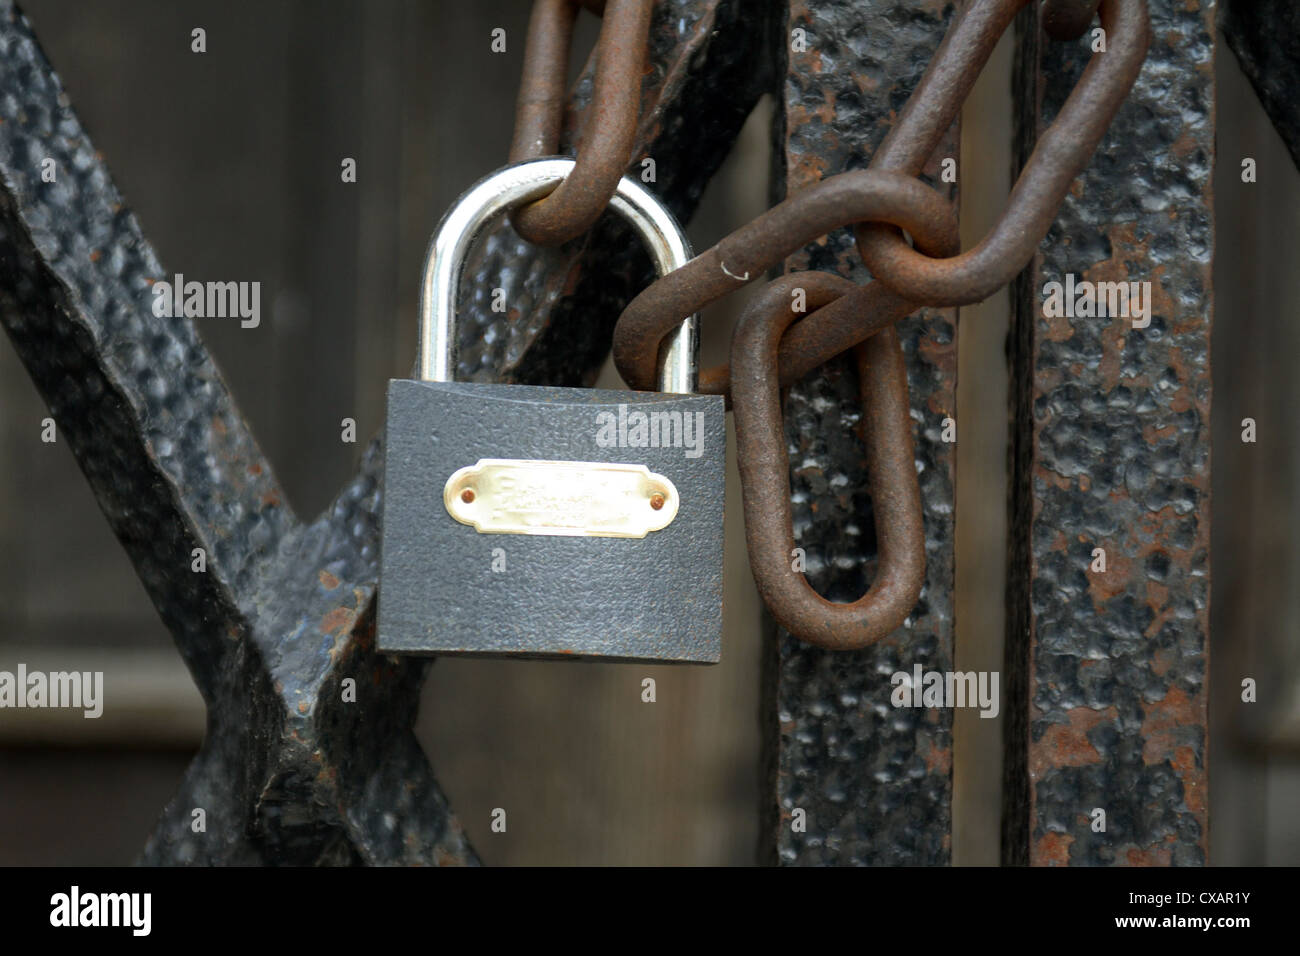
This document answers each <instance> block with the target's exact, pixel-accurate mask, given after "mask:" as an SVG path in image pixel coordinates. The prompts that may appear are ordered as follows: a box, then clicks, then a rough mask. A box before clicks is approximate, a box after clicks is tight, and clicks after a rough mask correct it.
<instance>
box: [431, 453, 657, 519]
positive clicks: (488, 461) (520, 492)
mask: <svg viewBox="0 0 1300 956" xmlns="http://www.w3.org/2000/svg"><path fill="white" fill-rule="evenodd" d="M442 500H443V503H444V504H445V505H446V507H447V513H448V514H449V515H451V516H452V517H453V518H455V519H456V520H457V521H459V522H460V523H461V524H467V525H470V526H471V527H473V528H474V530H475V531H477V532H479V534H550V535H566V536H570V537H589V538H644V537H645V536H646V535H647V534H649V533H650V532H652V531H660V530H662V529H664V528H666V527H668V525H670V524H672V521H673V518H675V517H677V506H678V503H679V499H678V496H677V488H676V486H675V485H674V484H673V483H672V482H671V481H669V480H668V479H667V478H665V477H664V476H663V475H658V474H655V473H654V472H652V471H651V470H650V469H649V468H647V467H646V466H645V465H625V464H618V463H611V462H600V461H531V460H524V459H515V458H480V459H479V461H478V464H475V465H471V466H469V467H467V468H461V469H460V470H459V471H457V472H455V473H454V474H453V475H452V476H451V477H450V478H448V479H447V484H446V487H445V488H443V492H442Z"/></svg>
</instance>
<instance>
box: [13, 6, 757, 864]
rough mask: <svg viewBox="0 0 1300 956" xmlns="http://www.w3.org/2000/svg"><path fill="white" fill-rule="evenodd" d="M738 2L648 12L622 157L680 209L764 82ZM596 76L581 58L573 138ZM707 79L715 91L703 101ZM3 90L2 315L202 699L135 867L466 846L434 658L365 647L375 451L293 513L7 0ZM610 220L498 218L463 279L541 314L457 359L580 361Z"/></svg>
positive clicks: (429, 854)
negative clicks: (154, 289)
mask: <svg viewBox="0 0 1300 956" xmlns="http://www.w3.org/2000/svg"><path fill="white" fill-rule="evenodd" d="M740 8H741V4H740V3H739V2H737V0H662V2H660V3H659V4H658V6H657V8H656V12H655V18H654V22H653V24H652V43H651V51H650V63H651V67H652V68H651V70H650V74H649V76H648V77H647V78H646V81H645V88H644V90H643V94H644V106H643V119H642V123H641V126H640V128H639V130H638V135H637V145H636V151H637V152H636V156H637V157H638V158H639V157H641V156H645V155H653V156H654V157H655V158H656V160H657V163H656V165H657V168H658V170H659V173H660V178H659V188H660V189H661V190H662V191H663V192H664V194H665V195H666V196H667V197H668V200H669V202H670V203H671V204H672V206H673V208H674V211H675V212H677V213H678V215H679V216H683V217H685V216H686V215H687V214H688V213H689V212H690V211H691V210H692V209H693V208H694V205H695V203H696V202H697V201H698V199H699V196H700V193H701V191H702V190H703V187H704V184H705V183H706V182H707V179H708V177H709V175H711V173H712V172H713V170H714V168H716V166H717V164H718V163H719V162H720V161H721V159H722V158H723V157H724V156H725V154H726V151H727V150H728V149H729V147H730V144H731V142H732V140H733V139H734V136H735V134H736V133H737V132H738V130H739V128H740V125H741V123H742V122H743V120H744V117H745V115H746V113H747V112H748V109H749V107H750V106H751V105H752V103H753V101H754V99H756V98H757V96H758V93H759V91H760V90H761V88H762V80H761V75H762V71H761V70H760V69H758V67H757V62H756V60H755V54H756V52H757V50H758V49H759V42H760V40H759V31H757V30H756V29H750V28H748V26H747V24H746V23H745V22H744V18H743V17H742V15H741V11H740ZM589 89H590V76H589V74H588V76H587V77H586V78H584V80H583V81H582V82H581V83H580V84H579V87H578V93H577V96H576V98H575V100H574V101H573V103H572V105H571V108H570V110H569V113H568V120H569V121H568V124H567V129H566V142H567V143H572V142H573V141H574V137H575V133H576V132H577V131H579V130H580V128H581V122H582V119H583V116H584V112H583V111H584V107H585V103H586V96H587V93H588V92H589ZM713 89H725V90H726V91H727V93H728V96H727V97H725V98H724V100H725V102H724V103H723V108H722V109H721V110H719V111H717V112H713V111H712V110H713V109H714V101H715V99H716V97H712V96H709V95H708V93H709V91H710V90H713ZM0 90H3V91H4V97H3V100H0V180H2V182H0V322H2V323H3V324H4V326H5V328H6V330H7V331H8V333H9V336H10V338H11V340H12V342H13V344H14V347H15V349H16V350H17V352H18V354H19V356H20V357H21V358H22V360H23V362H24V363H25V364H26V366H27V368H28V370H29V372H30V374H31V376H32V379H33V381H34V382H35V383H36V386H37V388H38V389H39V390H40V392H41V394H42V395H43V396H44V398H45V401H46V402H47V404H48V405H49V408H50V410H51V412H52V413H53V415H54V417H55V418H56V420H57V421H58V423H59V427H60V431H61V434H62V435H63V436H64V437H65V438H66V440H67V441H68V443H69V446H70V447H71V449H72V451H73V453H74V454H75V455H76V457H77V460H78V463H79V464H80V466H81V468H82V471H83V472H84V473H85V475H86V478H87V480H88V481H89V482H90V484H91V487H92V489H93V490H94V492H95V494H96V496H97V497H98V499H99V502H100V506H101V508H102V509H103V511H104V513H105V516H106V517H107V518H108V521H109V523H110V525H111V526H112V528H113V530H114V532H115V533H116V534H117V536H118V538H119V539H120V540H121V542H122V544H123V546H124V548H125V549H126V551H127V553H128V555H129V556H130V558H131V560H132V562H133V563H134V564H135V567H136V569H137V573H138V574H139V575H140V577H141V580H142V581H143V582H144V585H145V588H146V590H147V591H148V593H149V596H150V598H151V599H152V600H153V602H154V605H155V607H156V608H157V609H158V612H159V614H160V615H161V617H162V619H163V621H164V623H165V624H166V625H167V627H168V628H169V630H170V631H171V632H172V635H173V637H174V639H175V641H176V644H177V647H178V648H179V650H180V652H181V654H182V656H183V657H184V659H185V662H186V664H187V666H188V667H189V669H190V672H191V674H192V675H193V676H194V679H195V682H196V683H197V684H198V686H199V690H200V691H201V693H202V694H203V697H204V700H205V702H206V704H207V708H208V720H207V724H208V725H207V733H206V735H205V738H204V743H203V746H202V748H201V750H200V752H199V754H198V756H197V757H196V758H195V760H194V762H193V763H192V764H191V765H190V767H189V769H188V771H187V772H186V775H185V778H184V780H183V781H182V783H181V786H180V789H179V791H178V793H177V794H176V796H175V797H174V798H173V800H172V801H171V803H170V804H169V805H168V806H167V808H166V809H165V810H164V811H163V814H162V817H161V819H160V820H159V822H158V825H157V827H156V828H155V830H154V833H153V835H152V836H151V838H150V840H149V841H148V843H147V845H146V847H145V850H144V853H143V857H142V859H143V861H144V862H146V863H289V864H320V863H327V864H347V863H378V864H384V863H437V864H444V863H452V864H454V863H473V862H475V856H474V853H473V850H472V849H471V848H470V847H469V845H468V843H467V841H466V839H465V837H464V834H463V832H462V830H461V828H460V826H459V824H458V823H457V822H456V820H455V818H454V817H453V816H452V815H451V812H450V810H449V808H448V806H447V801H446V799H445V798H444V796H443V795H442V792H441V791H440V789H439V787H438V785H437V782H436V781H435V779H434V777H433V773H432V770H431V768H430V767H429V765H428V762H427V761H426V759H425V757H424V755H423V753H422V751H421V749H420V747H419V745H418V743H417V742H416V740H415V737H414V735H413V733H412V732H411V725H412V723H413V721H414V718H415V713H416V708H417V705H418V696H419V690H420V686H421V684H422V682H423V678H424V674H425V666H426V665H424V664H422V663H418V662H414V661H412V660H410V659H396V658H389V657H384V656H380V655H377V654H375V653H374V649H373V648H374V626H375V625H374V603H375V582H376V577H377V553H378V540H379V537H378V531H379V529H378V518H377V516H378V514H379V501H380V496H381V495H382V486H383V480H382V479H383V476H382V474H381V470H380V465H379V463H380V462H381V460H382V456H381V455H380V454H379V449H378V447H377V446H374V445H372V447H371V448H370V449H369V450H368V452H367V454H366V456H365V460H364V462H363V465H362V468H361V471H360V474H358V475H357V477H356V478H355V479H353V481H352V482H350V483H349V484H348V485H347V486H345V487H344V489H343V490H342V491H341V492H340V494H339V495H338V496H337V498H336V499H335V501H334V503H333V505H332V506H331V507H330V508H329V509H328V510H327V511H326V512H325V513H324V514H322V515H321V516H320V517H319V518H317V519H316V520H315V521H313V522H311V523H310V524H303V523H302V522H300V521H299V520H298V519H297V518H296V516H295V515H294V514H293V512H292V510H291V508H290V507H289V505H288V504H287V503H286V502H285V500H284V495H283V493H282V491H281V489H280V487H279V485H278V484H277V482H276V481H275V478H274V476H273V474H272V471H271V468H270V465H269V464H268V463H267V462H266V460H265V459H264V458H263V456H262V454H261V452H260V451H259V449H258V448H257V445H256V442H255V441H254V439H253V437H252V435H251V434H250V433H249V431H248V429H247V426H246V425H245V423H244V421H243V419H242V417H241V416H240V414H239V411H238V409H237V408H236V406H235V403H234V400H233V398H232V397H231V396H230V394H229V392H228V391H227V389H226V386H225V384H224V382H223V380H222V378H221V375H220V373H219V372H218V370H217V369H216V367H215V365H214V364H213V362H212V360H211V358H210V357H209V355H208V353H207V350H206V349H205V348H204V346H203V344H202V342H201V341H200V339H199V336H198V333H197V330H196V328H195V326H194V324H193V323H192V322H191V321H189V320H187V319H180V318H176V319H171V318H160V317H157V316H155V315H154V314H153V310H152V308H151V306H152V301H153V296H152V294H151V291H150V287H151V285H152V283H153V282H155V281H158V280H160V279H162V278H163V277H164V276H165V275H166V273H165V272H164V270H163V268H162V267H161V265H160V263H159V261H158V258H157V256H156V255H155V253H154V251H153V249H152V248H151V247H150V245H149V243H148V241H147V240H146V239H145V237H144V236H143V234H142V233H141V230H140V227H139V225H138V223H137V222H136V220H135V218H134V216H132V214H131V213H130V212H129V211H127V210H126V208H125V207H124V204H123V201H122V199H121V196H120V195H119V194H118V192H117V190H116V189H115V187H114V186H113V184H112V181H111V178H110V176H109V174H108V171H107V169H106V167H105V165H104V163H103V162H102V160H101V159H100V158H99V157H98V156H97V154H96V153H95V150H94V147H93V146H92V144H91V143H90V140H89V138H88V137H87V135H86V133H85V131H84V130H83V128H82V126H81V124H80V122H79V120H78V119H77V117H76V114H75V113H74V112H73V110H72V108H71V106H70V104H69V102H68V99H67V96H66V94H65V93H64V92H63V90H62V88H61V86H60V83H59V81H58V78H57V77H56V76H55V74H54V73H53V71H52V69H51V67H50V65H49V63H48V62H47V60H46V58H45V56H44V54H43V53H42V52H41V50H40V48H39V45H38V44H37V42H36V39H35V37H34V36H33V34H32V31H31V28H30V25H29V24H28V23H27V22H26V20H25V19H24V18H23V17H22V15H21V13H20V12H19V11H18V10H17V8H16V7H15V5H14V3H13V2H12V0H0ZM706 109H708V110H710V112H708V113H707V114H706V113H705V110H706ZM46 159H49V160H52V161H53V163H54V168H55V169H56V170H57V176H56V180H55V181H54V182H44V181H43V179H42V176H41V171H42V161H43V160H46ZM608 229H609V227H608V226H606V225H602V226H600V227H598V230H597V232H596V233H595V234H594V235H593V236H592V237H590V238H588V239H587V240H585V241H579V242H577V243H573V244H571V245H570V246H566V247H565V248H564V249H562V250H558V251H557V250H536V249H533V248H531V247H524V246H522V245H521V244H520V241H519V240H518V238H517V237H515V236H514V235H513V233H512V232H511V231H510V229H509V227H508V226H506V225H503V226H502V227H501V229H500V230H499V231H498V232H497V233H496V234H495V235H494V236H493V237H492V238H491V239H490V240H489V241H488V242H487V243H486V244H485V245H486V249H485V250H484V253H483V255H482V256H481V257H480V261H479V264H478V266H477V269H472V270H471V272H472V273H473V274H472V277H471V279H470V280H469V281H472V282H475V283H476V285H477V286H479V287H484V286H485V285H486V283H487V279H488V278H491V279H492V280H493V282H492V285H496V286H498V287H500V286H505V287H506V288H507V291H508V300H509V301H511V302H516V303H520V302H524V303H529V304H530V305H531V309H530V311H529V312H528V315H527V318H526V320H525V321H519V316H513V317H511V316H508V317H504V318H503V317H502V316H500V315H497V314H495V313H492V312H490V311H489V309H488V308H487V305H486V303H479V304H477V305H474V306H472V307H471V308H469V309H467V314H466V315H465V317H464V319H463V321H462V323H461V328H462V334H463V336H464V338H463V340H462V350H461V362H462V371H463V372H466V373H468V374H469V375H471V376H473V377H476V378H485V377H491V378H500V379H503V380H514V381H553V382H556V383H560V382H563V383H568V382H572V381H577V380H588V379H590V378H592V377H593V376H594V374H595V370H596V368H597V366H598V364H599V362H600V360H601V359H602V357H603V354H604V352H605V351H607V349H608V340H609V330H610V329H611V328H612V325H613V322H614V320H615V319H616V318H617V316H618V314H619V311H620V309H621V305H622V303H623V302H624V301H626V299H627V298H628V297H629V295H628V293H629V291H630V290H631V288H632V286H633V283H635V282H636V281H639V280H640V279H641V275H640V273H639V272H638V263H637V260H636V259H635V258H633V257H630V256H629V255H627V254H620V253H618V252H612V253H611V252H607V251H606V250H608V249H611V248H612V249H615V250H617V249H620V248H624V249H625V248H628V247H629V246H631V245H632V244H631V243H630V242H625V243H623V244H622V245H621V246H619V245H617V244H611V240H610V238H609V234H608V233H607V232H606V230H608ZM507 266H508V268H506V267H507ZM593 316H598V317H599V319H598V320H593ZM575 342H576V344H575ZM200 552H201V555H202V558H203V561H204V568H203V570H196V568H197V567H198V564H196V556H197V555H198V554H199V553H200ZM347 681H353V682H355V684H354V685H350V687H349V686H345V682H347ZM353 688H354V690H353ZM345 691H350V692H349V693H345ZM197 810H202V811H203V814H202V819H203V822H204V826H203V827H199V826H197V821H198V819H200V815H198V814H196V812H195V811H197Z"/></svg>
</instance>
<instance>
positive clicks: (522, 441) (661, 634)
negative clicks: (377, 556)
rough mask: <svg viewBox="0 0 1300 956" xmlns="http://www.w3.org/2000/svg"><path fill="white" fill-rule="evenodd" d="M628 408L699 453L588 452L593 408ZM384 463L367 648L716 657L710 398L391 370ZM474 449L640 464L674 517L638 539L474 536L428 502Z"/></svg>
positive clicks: (716, 514) (715, 454)
mask: <svg viewBox="0 0 1300 956" xmlns="http://www.w3.org/2000/svg"><path fill="white" fill-rule="evenodd" d="M620 406H622V409H620ZM634 411H640V412H643V413H647V414H648V413H650V412H652V411H653V412H670V413H671V412H680V413H681V414H682V416H683V420H684V418H685V416H686V415H688V414H689V415H691V416H693V417H692V419H691V421H692V423H693V424H695V423H700V424H702V431H700V432H699V433H698V435H699V438H698V441H699V445H698V446H697V447H698V448H699V454H698V456H697V457H692V454H694V449H692V448H687V447H684V446H683V445H682V444H681V443H679V444H678V446H677V447H657V448H656V447H627V446H626V445H625V444H624V445H620V444H618V443H616V444H614V445H613V447H602V444H601V443H600V442H598V436H599V435H601V425H602V424H606V425H607V424H608V422H609V419H608V418H605V419H602V418H600V417H599V416H600V413H601V412H608V413H610V414H612V415H613V416H615V419H616V420H619V421H626V420H627V416H630V415H631V414H632V412H634ZM620 414H622V415H623V418H622V419H618V416H619V415H620ZM662 420H663V419H662V418H661V419H660V421H662ZM632 421H633V422H635V421H636V419H635V418H633V419H632ZM619 434H620V435H621V434H622V433H621V432H620V433H619ZM609 436H610V432H609V431H608V430H606V431H605V432H604V434H603V436H602V437H603V439H604V440H605V442H606V444H608V439H609ZM679 436H680V433H676V432H675V433H674V436H673V437H674V438H676V437H679ZM626 437H627V439H628V440H635V439H636V438H637V437H638V436H637V435H636V429H635V428H634V429H632V431H631V433H629V434H628V435H627V436H626ZM691 437H694V435H692V436H691ZM384 457H385V466H384V475H385V478H384V483H385V488H384V494H383V502H384V503H383V538H382V555H381V569H380V591H379V622H378V647H379V650H381V651H385V652H390V653H403V654H482V655H492V656H512V657H514V656H522V657H539V658H565V659H575V658H597V659H602V660H620V661H658V662H664V663H673V662H679V663H717V661H718V659H719V656H720V653H721V645H722V557H723V554H722V538H723V535H722V518H723V506H724V489H725V481H726V476H725V462H726V424H725V409H724V403H723V399H722V398H721V396H716V395H666V394H660V393H654V392H619V391H608V390H603V389H599V390H598V389H577V388H549V387H537V386H526V385H486V384H478V383H472V382H425V381H418V380H410V379H398V380H393V381H391V382H390V383H389V386H388V422H387V428H386V430H385V435H384ZM482 458H509V459H532V460H543V461H590V462H620V463H627V464H642V465H645V466H647V467H648V468H649V469H650V470H651V471H652V472H657V473H659V474H661V475H664V476H666V477H667V478H669V479H670V480H671V481H672V482H673V484H674V485H675V486H676V488H677V491H678V494H679V496H680V506H679V510H678V513H677V516H676V517H675V518H674V519H673V521H672V523H671V524H670V525H668V526H667V527H666V528H664V529H662V530H660V531H653V532H650V533H649V534H648V535H647V536H646V537H644V538H603V537H563V536H552V535H530V534H484V533H481V532H479V531H477V530H476V529H474V528H473V527H470V526H469V525H465V524H461V523H460V522H459V521H457V520H455V519H454V518H452V517H451V515H449V514H448V513H447V509H446V507H445V505H444V504H443V488H444V486H445V485H446V482H447V479H448V478H449V477H450V476H451V474H452V473H453V472H455V471H457V470H458V469H460V468H462V467H465V466H470V465H474V464H476V463H477V462H478V461H479V459H482ZM498 548H499V549H501V551H500V552H496V551H495V549H498ZM494 557H496V558H497V559H498V561H497V566H498V567H500V565H501V560H500V559H502V558H503V559H504V570H496V571H494V570H493V559H494Z"/></svg>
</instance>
